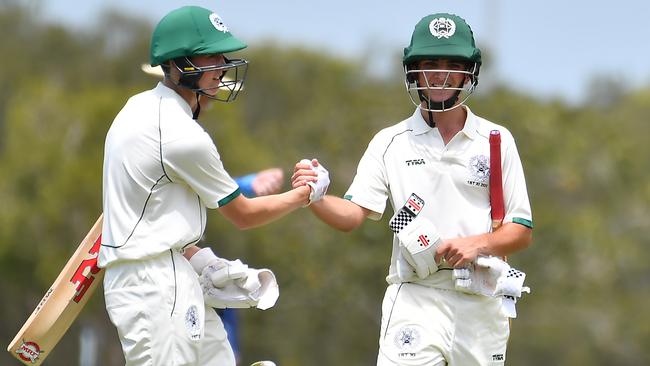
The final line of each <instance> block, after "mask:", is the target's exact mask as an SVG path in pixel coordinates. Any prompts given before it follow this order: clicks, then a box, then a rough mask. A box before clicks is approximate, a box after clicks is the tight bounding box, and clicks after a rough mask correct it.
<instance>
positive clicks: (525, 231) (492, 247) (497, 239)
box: [484, 222, 533, 257]
mask: <svg viewBox="0 0 650 366" xmlns="http://www.w3.org/2000/svg"><path fill="white" fill-rule="evenodd" d="M486 236H487V247H486V248H485V250H484V251H485V253H484V254H490V255H494V256H499V257H502V256H507V255H510V254H512V253H514V252H517V251H520V250H522V249H525V248H527V247H528V246H529V245H530V243H531V241H532V238H533V231H532V229H530V228H528V227H526V226H523V225H520V224H516V223H512V222H510V223H506V224H504V225H503V226H501V227H500V228H499V229H498V230H496V231H495V232H492V233H489V234H486Z"/></svg>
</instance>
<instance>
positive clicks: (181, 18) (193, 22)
mask: <svg viewBox="0 0 650 366" xmlns="http://www.w3.org/2000/svg"><path fill="white" fill-rule="evenodd" d="M243 48H246V44H245V43H243V42H242V41H240V40H238V39H237V38H235V37H234V36H233V35H232V34H231V33H230V32H229V31H228V27H226V25H225V24H224V23H223V21H222V20H221V18H220V17H219V15H217V14H216V13H214V12H212V11H210V10H208V9H205V8H201V7H198V6H184V7H182V8H179V9H176V10H173V11H171V12H170V13H169V14H167V15H165V16H164V17H163V18H162V19H161V20H160V22H159V23H158V25H157V26H156V28H155V29H154V31H153V35H152V37H151V49H150V55H149V56H150V62H151V66H157V65H160V64H162V63H164V62H165V61H167V60H171V59H175V58H178V57H183V56H185V57H192V56H197V55H213V54H223V53H227V52H233V51H238V50H241V49H243Z"/></svg>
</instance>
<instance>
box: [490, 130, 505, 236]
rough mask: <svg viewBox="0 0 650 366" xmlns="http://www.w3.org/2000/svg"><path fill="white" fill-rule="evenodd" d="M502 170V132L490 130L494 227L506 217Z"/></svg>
mask: <svg viewBox="0 0 650 366" xmlns="http://www.w3.org/2000/svg"><path fill="white" fill-rule="evenodd" d="M502 174H503V173H502V172H501V133H500V132H499V131H498V130H492V131H490V205H491V206H492V229H496V228H498V227H499V226H501V223H502V222H503V218H504V217H505V208H504V205H503V180H502Z"/></svg>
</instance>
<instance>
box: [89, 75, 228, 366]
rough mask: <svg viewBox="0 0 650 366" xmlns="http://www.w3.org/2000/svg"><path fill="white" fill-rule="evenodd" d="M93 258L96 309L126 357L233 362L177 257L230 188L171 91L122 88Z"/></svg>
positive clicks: (140, 361)
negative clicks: (100, 303)
mask: <svg viewBox="0 0 650 366" xmlns="http://www.w3.org/2000/svg"><path fill="white" fill-rule="evenodd" d="M103 192H104V198H103V206H104V225H103V230H102V246H101V249H100V251H99V259H98V263H99V266H100V267H105V268H106V275H105V278H104V295H105V298H106V309H107V311H108V314H109V316H110V318H111V321H112V322H113V324H115V326H116V327H117V330H118V334H119V336H120V341H121V343H122V349H123V351H124V355H125V358H126V364H127V365H161V366H162V365H165V366H171V365H174V366H177V365H205V364H218V365H235V359H234V354H233V351H232V349H231V347H230V345H229V343H228V340H227V339H226V332H225V330H224V328H223V324H222V323H221V320H220V319H219V317H218V316H217V315H216V313H215V311H214V310H213V309H210V308H206V307H205V305H204V302H203V294H202V292H201V288H200V285H199V283H198V279H197V275H196V273H195V272H194V270H193V269H192V267H191V265H190V264H189V262H188V261H187V260H186V259H185V258H184V257H183V255H182V252H183V250H184V249H185V248H187V247H189V246H192V245H195V244H196V243H197V242H198V241H199V240H200V239H201V237H202V235H203V231H204V229H205V223H206V207H208V208H217V207H221V206H223V205H225V204H227V203H228V202H230V201H231V200H232V199H234V198H235V197H237V196H238V195H239V194H240V191H239V187H238V185H237V184H236V183H235V181H234V180H233V179H232V178H231V177H230V176H229V175H228V173H227V172H226V170H225V169H224V167H223V164H222V162H221V160H220V157H219V153H218V152H217V149H216V146H215V145H214V143H213V141H212V139H211V138H210V136H209V135H208V134H207V133H206V132H205V130H204V129H203V128H202V127H201V126H200V125H199V124H198V123H197V122H196V121H195V120H193V119H192V110H191V108H190V106H189V105H188V104H187V102H185V100H184V99H183V98H182V97H181V96H180V95H178V94H177V93H176V92H174V91H173V90H171V89H169V88H167V87H166V86H164V85H163V84H162V83H159V84H158V85H157V86H156V88H154V89H152V90H149V91H146V92H143V93H140V94H138V95H135V96H133V97H131V98H130V99H129V100H128V102H127V103H126V105H125V106H124V108H123V109H122V110H121V111H120V113H119V114H118V115H117V117H115V120H114V121H113V124H112V125H111V128H110V130H109V131H108V134H107V136H106V144H105V149H104V176H103Z"/></svg>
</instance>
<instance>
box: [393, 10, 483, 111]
mask: <svg viewBox="0 0 650 366" xmlns="http://www.w3.org/2000/svg"><path fill="white" fill-rule="evenodd" d="M436 59H448V60H453V61H462V62H463V63H465V64H466V66H467V67H466V69H465V70H464V71H458V70H423V69H419V68H418V61H421V60H436ZM402 63H403V66H404V72H405V76H406V80H405V83H406V89H407V91H408V92H409V96H410V97H411V101H412V102H413V104H415V105H416V106H419V107H421V108H423V109H425V110H428V111H434V112H443V111H446V110H450V109H453V108H456V107H458V106H460V105H462V104H463V103H465V101H466V100H467V98H469V96H470V95H471V94H472V92H473V91H474V89H475V88H476V86H477V85H478V74H479V69H480V67H481V50H480V49H478V47H476V43H475V42H474V33H473V32H472V29H471V28H470V26H469V25H468V24H467V22H465V20H464V19H463V18H461V17H459V16H457V15H454V14H448V13H437V14H431V15H428V16H426V17H424V18H422V19H421V20H420V21H419V22H418V23H417V24H416V25H415V29H414V30H413V35H412V36H411V43H410V44H409V46H408V47H406V48H404V57H403V59H402ZM432 72H438V73H446V79H445V82H444V83H443V84H442V85H439V86H436V85H431V84H430V83H429V78H428V77H427V75H429V74H430V73H432ZM454 73H459V74H463V75H465V76H466V78H465V79H464V80H465V81H464V82H463V84H462V85H447V80H448V79H449V76H450V75H452V74H454ZM420 76H422V77H420ZM418 79H420V80H422V81H424V82H420V81H418ZM427 90H456V91H457V92H456V93H455V94H454V96H453V97H451V98H450V99H448V100H446V101H443V102H434V101H431V100H430V99H429V98H428V96H427V92H426V91H427ZM461 93H465V95H464V96H463V98H462V99H461V101H460V102H458V100H459V96H460V94H461Z"/></svg>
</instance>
